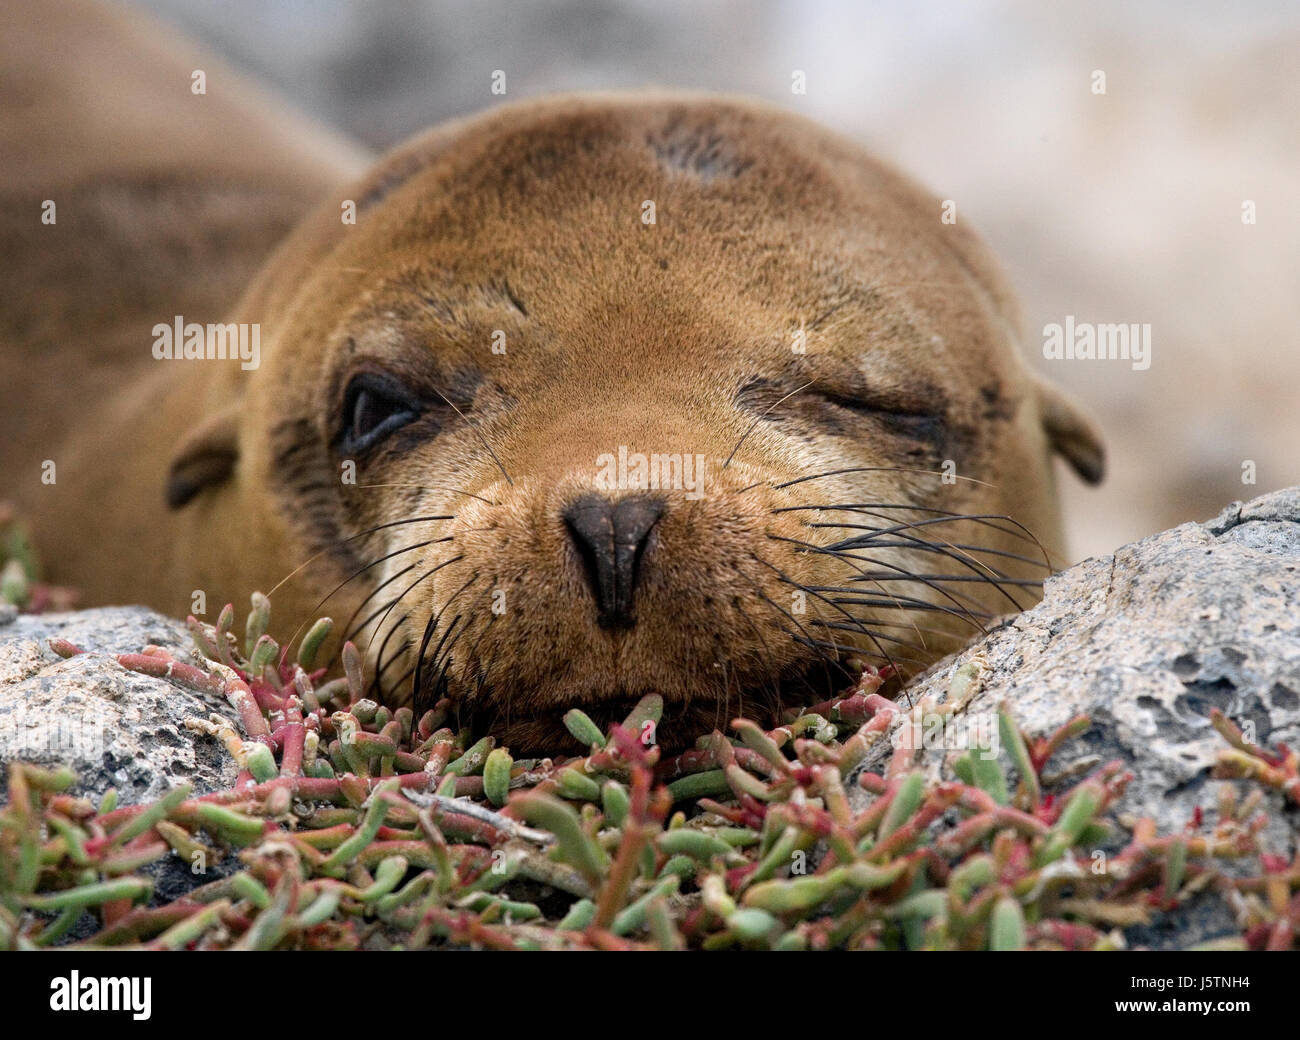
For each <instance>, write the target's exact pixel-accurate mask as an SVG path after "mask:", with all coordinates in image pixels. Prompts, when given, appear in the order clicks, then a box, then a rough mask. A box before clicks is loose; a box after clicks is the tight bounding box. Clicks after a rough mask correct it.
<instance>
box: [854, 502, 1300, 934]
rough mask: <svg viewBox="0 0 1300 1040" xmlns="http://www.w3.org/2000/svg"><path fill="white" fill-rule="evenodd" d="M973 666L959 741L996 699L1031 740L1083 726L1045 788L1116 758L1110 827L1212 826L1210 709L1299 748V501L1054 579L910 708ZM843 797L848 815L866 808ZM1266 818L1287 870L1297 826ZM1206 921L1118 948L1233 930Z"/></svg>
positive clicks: (1274, 814) (1222, 519)
mask: <svg viewBox="0 0 1300 1040" xmlns="http://www.w3.org/2000/svg"><path fill="white" fill-rule="evenodd" d="M976 655H980V656H982V658H983V660H984V662H985V668H984V672H983V675H982V677H981V680H980V683H979V689H978V692H977V693H975V695H974V696H973V697H972V698H971V699H970V701H969V702H968V703H967V705H966V706H965V708H964V709H963V711H962V714H963V715H964V716H965V718H966V720H967V722H968V725H967V726H966V729H967V731H968V732H969V731H971V730H973V729H975V728H976V726H975V724H976V723H977V722H980V721H981V720H982V721H984V722H985V723H986V722H987V720H988V719H989V718H990V717H991V715H992V714H993V713H996V711H997V709H998V705H999V704H1000V703H1001V702H1002V701H1004V700H1005V701H1008V702H1009V703H1010V704H1011V706H1012V711H1013V713H1014V715H1015V718H1016V720H1017V722H1018V723H1019V724H1020V726H1021V728H1022V729H1024V730H1026V731H1027V732H1028V733H1030V734H1031V735H1034V736H1040V735H1046V734H1048V733H1051V732H1052V731H1054V730H1055V729H1057V728H1058V727H1059V726H1061V725H1062V724H1064V723H1065V722H1067V721H1068V720H1069V719H1070V718H1072V717H1073V716H1076V715H1081V714H1083V715H1088V716H1090V717H1091V718H1092V721H1093V727H1092V729H1091V731H1090V732H1088V733H1087V734H1086V735H1084V736H1083V737H1082V738H1079V739H1076V740H1073V741H1070V742H1069V743H1067V744H1066V745H1065V747H1064V748H1063V749H1062V750H1061V751H1060V752H1058V754H1057V756H1056V757H1054V758H1053V760H1052V761H1051V762H1050V763H1049V764H1048V772H1049V774H1050V773H1051V772H1052V771H1054V770H1056V771H1060V770H1063V769H1068V768H1069V767H1070V766H1071V765H1074V766H1077V767H1079V768H1081V769H1085V770H1086V769H1088V768H1090V764H1091V763H1090V761H1089V760H1092V761H1095V762H1098V763H1100V762H1106V761H1110V760H1112V759H1121V760H1123V761H1124V762H1125V763H1127V764H1128V766H1129V768H1130V769H1131V770H1132V772H1133V773H1134V779H1133V782H1132V783H1131V784H1130V785H1129V787H1128V790H1127V792H1126V796H1125V798H1124V799H1123V801H1122V803H1121V805H1120V806H1119V810H1120V812H1121V813H1122V814H1131V815H1132V816H1133V817H1141V816H1150V817H1152V818H1154V819H1155V820H1156V822H1157V824H1158V826H1159V828H1160V831H1161V832H1162V833H1171V832H1177V831H1179V830H1181V829H1182V828H1183V827H1184V826H1185V825H1186V824H1187V822H1188V821H1189V820H1190V819H1191V818H1192V815H1193V813H1194V812H1195V810H1196V808H1197V807H1198V806H1199V807H1201V808H1203V809H1205V810H1206V811H1207V818H1208V819H1210V820H1213V819H1215V818H1216V817H1215V815H1214V807H1215V804H1216V798H1215V791H1216V789H1217V787H1218V785H1220V784H1223V783H1236V781H1230V780H1223V781H1220V780H1212V779H1211V778H1210V771H1211V768H1212V767H1213V765H1214V761H1215V757H1216V755H1217V753H1218V752H1219V751H1220V750H1221V749H1223V748H1225V747H1226V746H1227V745H1226V744H1225V743H1224V741H1223V739H1222V738H1221V737H1220V736H1219V735H1218V734H1217V733H1216V732H1215V731H1214V730H1213V729H1212V728H1211V725H1210V719H1209V714H1210V709H1211V708H1215V707H1217V708H1219V709H1221V710H1222V711H1223V712H1224V713H1225V714H1226V715H1228V717H1229V718H1231V719H1232V720H1233V721H1234V722H1236V724H1237V725H1238V726H1240V727H1242V728H1243V730H1245V732H1246V734H1247V736H1248V737H1249V738H1251V739H1253V740H1254V741H1255V742H1256V743H1259V744H1262V745H1265V746H1267V747H1269V748H1272V747H1275V746H1276V745H1277V744H1278V743H1279V742H1281V743H1286V744H1288V745H1290V746H1292V747H1295V746H1296V745H1297V742H1300V488H1289V489H1286V490H1283V491H1277V492H1274V493H1273V494H1270V495H1265V496H1263V497H1261V498H1258V499H1255V500H1254V501H1252V502H1248V503H1246V504H1244V505H1243V504H1241V503H1236V504H1234V505H1232V506H1230V507H1229V508H1227V509H1225V510H1224V511H1223V512H1222V513H1221V514H1220V515H1219V516H1218V517H1216V518H1215V519H1214V520H1211V521H1210V522H1208V523H1204V524H1195V523H1192V524H1183V525H1182V526H1180V527H1176V528H1174V529H1173V530H1170V531H1165V532H1163V533H1161V534H1158V535H1154V536H1152V537H1150V538H1145V539H1143V540H1142V541H1139V542H1135V543H1134V544H1132V545H1127V546H1125V547H1124V548H1122V549H1119V550H1118V551H1116V552H1115V553H1114V554H1113V555H1111V556H1106V557H1102V558H1094V559H1089V560H1086V561H1085V562H1083V563H1081V564H1079V565H1078V566H1076V567H1072V568H1070V569H1069V570H1067V571H1064V572H1062V573H1061V574H1058V575H1056V576H1055V577H1053V578H1051V579H1050V580H1049V581H1048V582H1047V585H1046V588H1045V590H1044V598H1043V601H1042V603H1040V604H1039V605H1038V606H1037V607H1034V608H1033V609H1032V610H1028V611H1026V612H1025V613H1023V614H1020V615H1018V616H1016V617H1013V618H1009V619H1007V620H1004V621H1003V622H1002V624H1001V625H1000V626H999V627H997V628H996V629H995V630H994V631H992V632H990V633H989V634H988V635H986V636H985V637H984V638H982V639H981V640H979V641H978V642H977V643H974V644H972V646H970V647H969V648H968V649H967V650H965V651H964V652H962V653H960V654H957V655H954V656H952V657H949V658H947V659H945V660H944V661H941V662H939V663H938V664H937V665H935V666H934V667H933V668H931V669H930V671H929V672H927V673H926V674H925V675H923V676H922V677H920V678H919V679H918V680H917V681H916V682H914V683H913V684H912V685H911V686H910V687H909V688H908V691H907V692H908V693H909V694H910V697H911V699H912V700H913V702H915V701H917V700H919V699H920V698H922V697H925V696H930V697H933V698H935V700H937V701H942V700H943V699H944V698H945V694H946V691H947V688H948V685H949V683H950V682H951V680H952V678H953V676H954V674H955V673H956V671H957V669H958V668H960V667H961V666H962V665H964V664H966V663H967V662H970V661H972V659H974V658H976ZM958 728H959V729H960V728H961V727H958ZM891 751H892V748H891V746H890V742H888V741H882V742H881V743H879V744H877V745H876V746H875V747H874V748H873V750H872V754H871V755H870V756H869V757H868V759H867V761H866V763H865V764H864V766H863V768H865V769H873V770H879V769H880V768H882V767H883V765H884V763H885V761H886V759H887V757H888V756H889V754H890V753H891ZM944 757H945V753H944V752H943V751H941V750H933V751H925V750H922V751H920V752H919V753H918V760H917V761H918V764H920V765H921V766H922V767H923V768H925V769H926V770H927V771H928V772H930V773H932V774H937V773H938V770H939V766H940V764H941V763H942V761H943V759H944ZM852 790H853V792H854V794H853V797H854V799H855V800H856V801H857V803H858V804H859V805H862V804H865V803H866V802H867V801H869V800H870V798H871V796H870V795H868V794H867V793H866V792H864V791H862V790H861V789H859V788H857V787H856V785H854V786H853V787H852ZM1268 815H1269V819H1270V824H1269V827H1268V829H1267V830H1266V831H1265V832H1264V836H1263V841H1264V843H1265V846H1266V847H1267V848H1268V851H1271V852H1275V853H1279V854H1282V855H1285V856H1287V857H1290V856H1291V855H1292V854H1293V852H1294V849H1295V846H1296V839H1297V832H1298V830H1300V812H1298V811H1297V809H1296V807H1295V806H1294V805H1291V804H1285V803H1284V801H1283V798H1282V796H1281V795H1270V797H1269V801H1268ZM1220 906H1221V904H1220ZM1206 915H1208V916H1204V917H1202V918H1201V919H1197V915H1196V914H1195V913H1192V914H1190V915H1187V916H1188V918H1189V919H1188V920H1187V921H1185V922H1181V923H1180V927H1179V929H1178V930H1177V934H1167V933H1166V932H1161V933H1156V932H1155V931H1146V932H1137V933H1132V934H1130V941H1134V940H1136V941H1138V942H1143V943H1146V944H1150V945H1166V944H1169V945H1178V946H1185V945H1188V944H1190V943H1192V942H1196V941H1198V940H1199V939H1201V938H1207V937H1210V936H1212V935H1214V934H1222V933H1223V932H1224V931H1226V930H1230V928H1231V922H1230V921H1228V920H1226V918H1224V917H1223V915H1222V913H1221V912H1220V911H1211V910H1209V909H1207V910H1206Z"/></svg>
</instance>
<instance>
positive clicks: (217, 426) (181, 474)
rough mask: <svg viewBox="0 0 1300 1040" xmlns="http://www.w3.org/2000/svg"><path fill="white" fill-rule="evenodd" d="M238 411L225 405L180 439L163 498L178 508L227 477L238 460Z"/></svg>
mask: <svg viewBox="0 0 1300 1040" xmlns="http://www.w3.org/2000/svg"><path fill="white" fill-rule="evenodd" d="M237 415H238V412H237V410H236V409H235V408H228V409H226V410H225V411H221V412H218V413H217V414H216V415H214V416H212V417H211V418H209V419H207V420H205V421H204V422H202V423H200V424H199V425H198V426H197V427H195V428H194V429H193V430H191V431H190V433H189V434H188V435H186V437H185V438H184V440H182V442H181V446H180V449H179V450H178V451H177V453H176V457H175V458H173V459H172V464H171V468H170V469H169V470H168V471H167V488H166V492H165V493H166V498H167V505H168V507H169V508H171V509H179V508H180V507H181V506H183V505H185V503H186V502H188V501H189V500H190V499H192V498H193V497H194V496H195V495H197V494H198V493H199V492H200V491H203V490H204V489H205V488H210V487H216V486H217V485H218V484H223V483H225V482H226V481H227V480H229V479H230V476H231V474H233V473H234V471H235V463H236V462H238V461H239V425H238V422H237Z"/></svg>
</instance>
